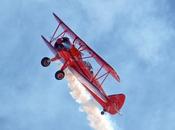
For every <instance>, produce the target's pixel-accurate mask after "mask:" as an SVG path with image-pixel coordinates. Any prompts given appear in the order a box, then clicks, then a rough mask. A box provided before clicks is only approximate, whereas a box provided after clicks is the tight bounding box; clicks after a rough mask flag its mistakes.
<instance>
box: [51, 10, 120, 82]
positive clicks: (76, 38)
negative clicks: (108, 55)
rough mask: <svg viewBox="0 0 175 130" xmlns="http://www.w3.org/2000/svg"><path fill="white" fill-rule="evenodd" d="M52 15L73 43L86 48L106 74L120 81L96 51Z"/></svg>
mask: <svg viewBox="0 0 175 130" xmlns="http://www.w3.org/2000/svg"><path fill="white" fill-rule="evenodd" d="M53 15H54V17H55V19H56V20H57V22H58V23H59V25H58V26H60V27H61V28H62V29H63V30H64V33H67V34H68V35H69V36H70V37H71V38H72V39H73V44H78V45H80V47H82V48H83V49H84V50H86V51H87V52H88V53H89V54H90V55H91V56H92V57H93V58H94V59H95V60H96V61H97V63H98V64H99V65H100V66H101V67H102V68H104V69H105V70H106V71H107V73H108V74H110V75H112V76H113V77H114V78H115V79H116V80H117V81H119V82H120V78H119V76H118V74H117V72H116V71H115V70H114V69H113V68H112V67H111V66H110V65H109V64H108V63H107V62H106V61H105V60H104V59H102V58H101V57H100V56H99V55H98V54H97V53H96V52H94V51H93V50H92V49H91V48H90V47H89V46H88V45H87V44H86V43H85V42H84V41H83V40H82V39H81V38H80V37H79V36H78V35H76V34H75V33H74V32H73V31H72V30H71V29H70V28H69V27H68V26H67V25H66V24H65V23H64V22H63V21H62V20H61V19H60V18H59V17H58V16H57V15H56V14H55V13H53ZM51 40H52V39H51Z"/></svg>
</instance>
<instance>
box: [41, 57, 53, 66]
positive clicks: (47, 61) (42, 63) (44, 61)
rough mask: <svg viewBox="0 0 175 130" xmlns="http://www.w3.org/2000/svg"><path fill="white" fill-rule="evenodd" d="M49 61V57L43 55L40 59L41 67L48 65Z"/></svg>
mask: <svg viewBox="0 0 175 130" xmlns="http://www.w3.org/2000/svg"><path fill="white" fill-rule="evenodd" d="M50 63H51V60H50V58H48V57H44V58H43V59H42V60H41V65H42V66H43V67H47V66H49V65H50Z"/></svg>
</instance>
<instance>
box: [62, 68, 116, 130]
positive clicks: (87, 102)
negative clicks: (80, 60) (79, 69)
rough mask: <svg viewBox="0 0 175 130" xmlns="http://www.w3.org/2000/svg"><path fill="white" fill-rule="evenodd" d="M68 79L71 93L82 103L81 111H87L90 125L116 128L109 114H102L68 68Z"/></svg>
mask: <svg viewBox="0 0 175 130" xmlns="http://www.w3.org/2000/svg"><path fill="white" fill-rule="evenodd" d="M65 72H66V79H67V80H68V82H69V84H68V85H69V88H70V90H71V92H70V94H71V95H72V97H73V98H74V99H75V100H76V102H78V103H79V104H80V105H81V109H80V111H82V112H86V113H87V119H88V120H89V123H90V126H91V127H92V128H94V129H95V130H114V124H113V123H112V121H111V120H110V119H109V118H108V117H107V116H104V115H103V116H102V115H101V114H100V110H99V109H98V107H97V105H96V103H95V102H94V101H93V100H92V99H91V96H90V95H89V93H88V92H87V90H86V89H85V88H84V86H83V85H82V84H81V83H80V82H79V81H78V80H77V78H76V77H75V76H74V75H73V74H72V73H71V72H70V71H69V70H66V71H65Z"/></svg>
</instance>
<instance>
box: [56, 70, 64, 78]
mask: <svg viewBox="0 0 175 130" xmlns="http://www.w3.org/2000/svg"><path fill="white" fill-rule="evenodd" d="M64 76H65V74H64V72H63V71H62V70H59V71H57V72H56V73H55V78H56V79H57V80H62V79H63V78H64Z"/></svg>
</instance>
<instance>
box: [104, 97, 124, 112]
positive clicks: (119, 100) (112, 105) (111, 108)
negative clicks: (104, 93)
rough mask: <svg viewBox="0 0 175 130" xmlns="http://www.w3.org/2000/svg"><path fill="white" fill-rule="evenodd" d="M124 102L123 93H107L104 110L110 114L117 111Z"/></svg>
mask: <svg viewBox="0 0 175 130" xmlns="http://www.w3.org/2000/svg"><path fill="white" fill-rule="evenodd" d="M124 102H125V95H124V94H115V95H109V96H108V102H107V104H106V109H105V110H106V111H107V112H109V113H110V114H116V113H119V111H120V109H121V108H122V106H123V104H124Z"/></svg>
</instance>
